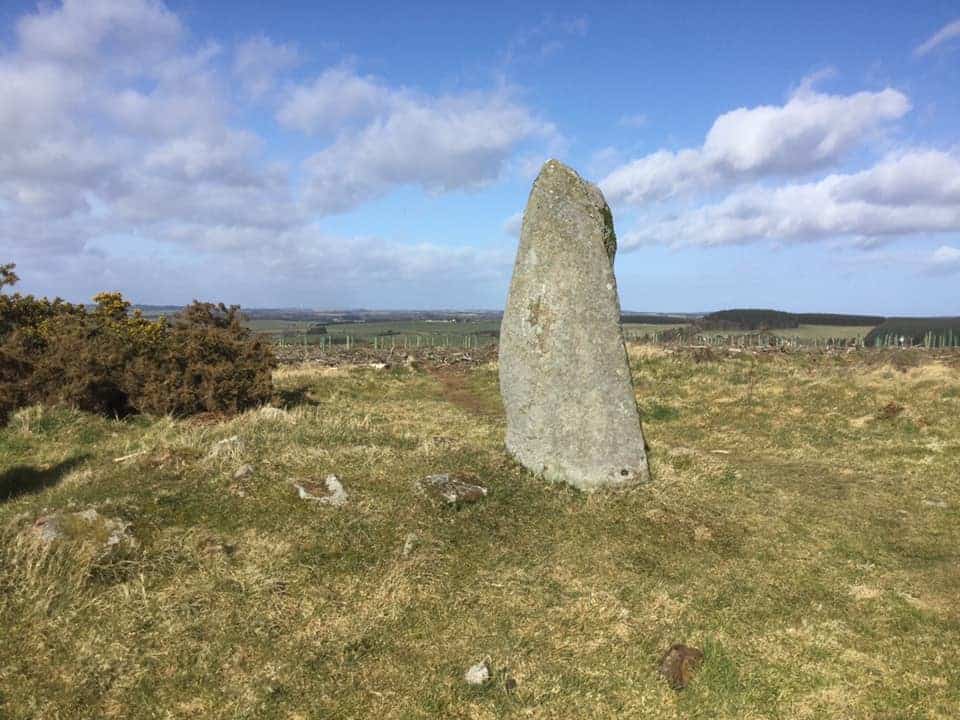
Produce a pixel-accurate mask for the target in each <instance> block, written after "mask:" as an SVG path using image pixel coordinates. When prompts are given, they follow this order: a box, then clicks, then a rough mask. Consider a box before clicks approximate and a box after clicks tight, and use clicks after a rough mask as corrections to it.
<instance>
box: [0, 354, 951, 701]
mask: <svg viewBox="0 0 960 720" xmlns="http://www.w3.org/2000/svg"><path fill="white" fill-rule="evenodd" d="M630 357H631V363H632V365H633V369H634V376H635V379H636V384H637V389H638V397H639V399H640V405H641V408H642V410H643V412H644V417H645V423H646V426H645V430H646V435H647V438H648V441H649V443H650V445H651V447H652V451H651V463H652V468H653V474H654V477H655V480H654V482H653V483H652V484H650V485H648V486H646V487H643V488H638V489H637V490H635V491H631V492H626V493H620V494H604V493H600V494H596V495H591V496H584V495H581V494H578V493H576V492H574V491H572V490H570V489H567V488H563V487H555V486H549V485H545V484H544V483H542V482H540V481H539V480H537V479H536V478H532V477H530V476H529V475H528V474H526V473H525V472H523V470H522V469H521V468H519V467H517V466H516V465H515V464H513V463H512V462H511V461H510V459H509V458H507V457H506V456H505V455H504V453H503V451H502V440H503V419H502V414H501V412H500V410H499V405H498V402H497V397H498V396H497V383H496V380H497V377H496V367H495V365H492V364H486V365H483V366H481V367H477V368H474V369H472V370H470V371H466V372H464V371H459V370H458V371H457V372H456V373H454V374H453V375H445V376H443V377H440V378H438V377H435V376H434V375H431V374H430V373H426V372H409V371H406V370H401V369H398V370H390V371H378V370H373V369H369V368H350V367H347V368H336V369H333V370H329V369H321V368H316V367H292V368H282V369H280V370H278V372H277V376H276V379H277V382H278V384H279V385H280V386H281V389H284V390H286V391H288V392H287V397H288V398H289V402H288V404H287V407H285V408H284V409H262V410H256V411H250V412H247V413H245V414H243V415H241V416H239V417H236V418H234V419H231V420H228V421H221V422H212V423H204V424H198V423H191V422H182V421H175V420H171V419H169V418H157V419H149V418H131V419H128V420H125V421H110V420H105V419H103V418H97V417H93V416H87V415H82V414H80V413H75V412H71V411H65V410H48V409H44V408H30V409H27V410H22V411H21V412H20V413H19V414H18V415H17V416H16V417H15V418H14V420H13V422H12V424H11V425H10V426H9V427H8V428H7V429H5V430H3V431H0V473H3V474H4V481H5V482H7V483H8V484H12V483H13V482H14V481H15V477H21V478H27V477H29V478H33V480H31V482H35V485H36V486H35V487H32V488H31V489H30V490H29V491H28V492H24V493H18V494H16V495H15V496H13V497H10V498H9V499H7V500H5V501H3V502H0V527H2V528H3V531H2V536H0V715H2V716H4V717H11V718H31V717H58V718H73V717H78V718H79V717H91V718H92V717H116V718H135V717H169V718H181V717H182V718H197V717H204V718H206V717H211V718H237V717H250V718H254V717H255V718H314V717H336V718H341V717H342V718H370V717H382V718H434V717H437V718H440V717H442V718H451V717H457V718H501V717H529V718H566V717H569V718H586V717H598V718H599V717H604V718H605V717H651V718H680V717H683V718H738V719H739V718H772V717H782V718H824V717H831V718H832V717H842V718H871V719H873V718H890V719H893V718H948V717H956V716H957V714H958V709H960V689H958V688H960V671H958V668H960V651H958V649H957V648H958V646H960V611H958V609H957V604H956V597H957V595H958V593H960V573H958V570H957V568H958V561H960V555H958V548H960V515H958V507H960V503H958V497H960V493H958V491H960V477H958V473H957V468H958V467H960V370H958V369H957V367H956V366H955V365H951V364H950V363H942V362H941V363H929V362H926V361H925V360H924V358H923V357H921V358H920V360H919V361H918V363H917V364H914V365H912V366H911V367H909V368H907V370H906V372H904V371H903V370H902V369H901V368H899V367H896V366H893V365H889V366H877V365H876V363H875V357H874V356H873V355H870V354H868V355H864V356H859V355H856V354H854V355H851V356H836V357H834V356H827V355H814V354H799V355H780V354H772V355H769V356H758V357H754V356H751V355H748V354H745V355H740V356H727V355H719V356H717V357H715V358H713V359H712V360H711V361H710V362H699V363H698V362H696V361H695V359H694V358H692V357H689V356H687V355H685V354H683V353H669V352H664V351H662V350H660V349H656V348H654V349H653V351H651V350H648V349H640V350H638V349H635V348H631V350H630ZM911 362H913V361H911ZM451 378H452V379H451ZM891 402H895V403H897V404H898V405H900V406H902V407H903V412H901V413H897V414H895V415H894V416H892V417H889V418H878V417H877V411H878V410H879V409H881V408H883V407H884V406H885V405H886V404H888V403H891ZM232 437H236V438H237V441H236V442H235V443H229V444H228V449H226V450H224V451H222V452H216V453H213V452H211V449H212V448H213V447H214V445H215V443H217V442H218V441H221V440H224V439H227V438H232ZM128 455H132V457H129V458H127V459H125V460H122V461H120V462H114V459H115V458H121V457H125V456H128ZM242 464H250V465H252V466H253V468H254V473H253V475H252V476H251V477H250V478H246V479H243V480H234V478H233V475H234V473H235V471H236V470H237V468H238V467H239V466H241V465H242ZM18 468H19V469H18ZM28 471H29V472H28ZM435 472H453V473H455V474H460V475H462V476H465V477H470V478H475V479H477V480H479V481H481V482H483V483H484V484H485V485H487V486H488V487H489V488H490V494H489V496H488V497H487V498H486V499H484V500H483V501H482V502H480V503H477V504H476V505H471V506H466V507H463V508H459V509H449V508H442V507H439V506H437V505H435V504H433V503H431V502H430V501H429V500H428V499H426V498H424V497H423V496H422V495H421V494H420V493H418V492H417V491H416V490H415V488H414V482H415V481H416V480H417V479H419V478H421V477H423V476H424V475H426V474H430V473H435ZM18 473H19V475H18ZM328 473H336V474H337V475H338V476H339V477H340V478H341V480H342V481H343V484H344V486H345V488H346V490H347V492H348V494H349V502H348V504H347V505H346V506H344V507H342V508H332V507H327V506H321V505H316V504H312V503H307V502H304V501H302V500H299V499H298V498H297V497H296V494H295V493H294V492H293V490H292V488H291V486H290V484H289V483H290V480H292V479H312V480H322V478H323V477H325V476H326V475H327V474H328ZM239 491H242V493H241V492H239ZM87 507H95V508H96V509H97V510H98V512H100V513H101V514H103V515H105V516H115V517H122V518H124V519H126V520H128V521H130V522H132V523H133V531H134V533H135V534H136V536H137V538H138V539H139V541H140V544H139V546H138V547H137V548H136V550H135V551H134V552H132V553H128V554H120V555H110V554H103V553H102V552H100V549H98V548H97V547H95V546H93V545H73V544H60V545H54V546H50V547H40V546H37V545H36V543H34V542H33V541H31V540H29V538H28V537H27V535H25V534H24V533H25V531H26V530H27V528H28V527H29V526H30V525H31V523H32V522H33V520H34V519H35V518H36V517H37V516H38V515H39V514H41V513H44V512H50V511H55V510H58V509H67V510H78V509H84V508H87ZM411 537H413V538H414V539H413V540H410V538H411ZM405 545H407V546H408V551H407V552H406V553H405V552H404V547H405ZM676 642H686V643H688V644H690V645H694V646H697V647H700V648H702V649H703V650H704V651H705V655H706V657H705V660H704V663H703V666H702V668H701V669H700V670H699V672H698V673H697V674H696V675H695V676H694V678H693V681H692V682H691V684H690V686H689V687H688V688H687V689H686V690H684V691H683V692H680V693H677V692H675V691H673V690H671V689H670V688H669V687H668V686H667V684H666V683H665V682H664V681H663V679H662V678H661V677H659V675H658V673H657V667H658V663H659V661H660V659H661V657H662V655H663V652H664V651H665V650H666V649H667V648H668V647H670V646H671V645H672V644H673V643H676ZM485 658H488V659H489V661H490V663H491V666H492V668H493V680H492V682H491V683H490V685H489V686H487V687H484V688H480V689H475V688H470V687H468V686H467V685H466V684H465V683H464V682H463V680H462V675H463V672H464V670H465V669H466V668H467V666H469V665H471V664H473V663H475V662H479V661H481V660H483V659H485ZM508 678H512V679H513V680H514V681H515V682H516V687H515V688H513V689H509V690H508V689H507V679H508Z"/></svg>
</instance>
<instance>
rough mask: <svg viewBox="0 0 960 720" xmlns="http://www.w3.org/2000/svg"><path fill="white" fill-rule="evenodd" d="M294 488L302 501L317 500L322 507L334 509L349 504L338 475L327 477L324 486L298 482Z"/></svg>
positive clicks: (302, 481)
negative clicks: (331, 506)
mask: <svg viewBox="0 0 960 720" xmlns="http://www.w3.org/2000/svg"><path fill="white" fill-rule="evenodd" d="M293 487H294V488H296V490H297V495H299V496H300V498H301V499H302V500H315V501H316V502H319V503H321V504H322V505H333V506H334V507H341V506H342V505H345V504H346V502H347V491H346V490H344V489H343V485H342V484H341V482H340V479H339V478H338V477H337V476H336V475H327V478H326V480H324V484H323V485H321V484H320V483H315V482H311V481H310V480H296V481H294V482H293Z"/></svg>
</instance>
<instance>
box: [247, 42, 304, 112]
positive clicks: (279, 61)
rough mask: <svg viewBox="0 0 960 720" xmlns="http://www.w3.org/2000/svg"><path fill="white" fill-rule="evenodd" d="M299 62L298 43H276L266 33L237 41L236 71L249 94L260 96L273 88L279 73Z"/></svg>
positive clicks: (253, 96) (255, 96)
mask: <svg viewBox="0 0 960 720" xmlns="http://www.w3.org/2000/svg"><path fill="white" fill-rule="evenodd" d="M298 62H299V53H298V52H297V48H296V47H294V46H293V45H285V44H283V43H275V42H273V41H272V40H271V39H270V38H268V37H266V36H265V35H258V36H256V37H252V38H249V39H247V40H245V41H243V42H241V43H240V44H239V45H237V48H236V50H235V52H234V56H233V72H234V73H235V74H236V76H237V77H238V78H239V79H240V82H241V84H242V85H243V87H244V90H245V91H246V92H247V94H248V95H249V96H250V97H252V98H254V99H257V98H260V97H262V96H264V95H266V94H267V93H268V92H270V90H272V89H273V86H274V82H275V79H276V76H277V75H278V74H280V73H282V72H283V71H285V70H289V69H290V68H293V67H296V65H297V63H298Z"/></svg>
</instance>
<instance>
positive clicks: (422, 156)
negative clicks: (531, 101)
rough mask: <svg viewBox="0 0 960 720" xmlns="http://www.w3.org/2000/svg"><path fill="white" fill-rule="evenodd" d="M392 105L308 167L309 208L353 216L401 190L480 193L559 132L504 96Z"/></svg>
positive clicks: (402, 99) (403, 99) (404, 100)
mask: <svg viewBox="0 0 960 720" xmlns="http://www.w3.org/2000/svg"><path fill="white" fill-rule="evenodd" d="M390 105H391V106H390V108H389V110H388V111H387V112H386V113H384V114H383V115H381V116H378V117H376V118H375V119H374V120H373V121H372V122H370V123H369V124H367V125H366V126H364V127H362V128H361V129H359V130H356V131H350V132H345V133H343V134H341V135H340V136H339V137H338V138H337V140H336V141H335V142H334V143H333V144H332V145H330V146H328V147H326V148H325V149H323V150H321V151H320V152H318V153H316V154H314V155H313V156H312V157H310V158H309V159H308V160H307V161H306V162H305V164H304V168H305V171H306V175H307V189H306V193H305V199H306V202H307V203H308V205H309V206H310V207H312V208H314V209H315V210H317V211H319V212H321V213H333V212H339V211H343V210H348V209H350V208H352V207H355V206H356V205H359V204H360V203H362V202H365V201H367V200H371V199H373V198H377V197H379V196H382V195H383V194H385V193H386V192H387V191H388V190H389V189H391V188H393V187H396V186H401V185H416V186H419V187H421V188H423V189H424V190H426V191H427V192H430V193H441V192H448V191H451V190H464V189H475V188H479V187H482V186H484V185H486V184H488V183H490V182H492V181H494V180H496V179H497V178H498V177H499V176H500V174H501V171H502V169H503V167H504V165H505V163H506V161H507V160H508V159H509V158H510V156H511V155H512V153H513V151H514V150H515V149H516V148H517V146H518V145H519V144H520V143H521V142H522V141H524V140H527V139H530V138H533V137H537V136H540V137H547V136H549V135H551V134H552V132H553V129H552V126H550V125H549V124H546V123H543V122H542V121H539V120H538V119H536V118H535V117H534V116H533V115H532V114H531V113H530V111H529V110H527V109H526V108H525V107H523V106H522V105H519V104H517V103H515V102H513V101H512V100H511V99H510V98H509V97H508V96H506V95H504V94H502V93H492V94H491V93H469V94H462V95H455V96H442V97H438V98H414V97H408V96H406V95H402V96H394V97H392V98H391V104H390Z"/></svg>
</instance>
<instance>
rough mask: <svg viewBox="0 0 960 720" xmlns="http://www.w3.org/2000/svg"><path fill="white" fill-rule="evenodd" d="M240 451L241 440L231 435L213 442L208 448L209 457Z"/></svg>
mask: <svg viewBox="0 0 960 720" xmlns="http://www.w3.org/2000/svg"><path fill="white" fill-rule="evenodd" d="M241 450H243V440H241V439H240V436H239V435H233V436H231V437H228V438H224V439H223V440H218V441H217V442H215V443H214V444H213V446H212V447H211V448H210V457H220V456H222V455H230V454H233V453H237V452H240V451H241Z"/></svg>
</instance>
